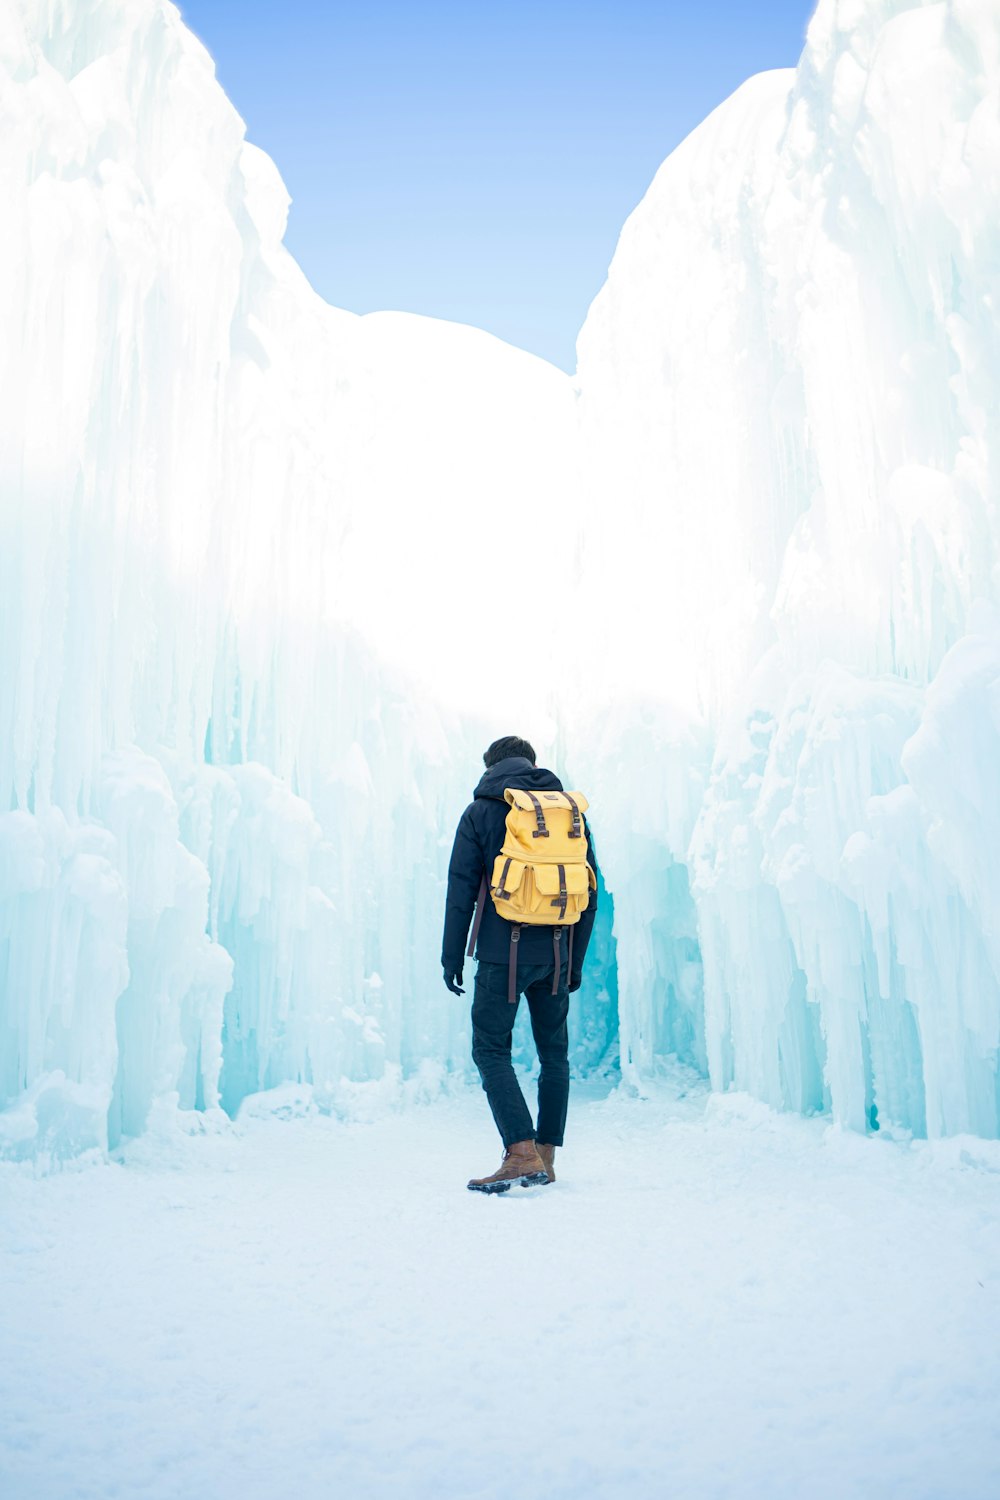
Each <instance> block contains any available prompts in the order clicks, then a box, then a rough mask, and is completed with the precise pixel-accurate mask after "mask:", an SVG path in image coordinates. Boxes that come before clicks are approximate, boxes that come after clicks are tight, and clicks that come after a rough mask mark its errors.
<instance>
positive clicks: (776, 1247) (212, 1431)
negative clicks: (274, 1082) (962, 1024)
mask: <svg viewBox="0 0 1000 1500" xmlns="http://www.w3.org/2000/svg"><path fill="white" fill-rule="evenodd" d="M571 1128H572V1139H571V1144H570V1145H569V1146H568V1147H567V1149H566V1150H565V1152H563V1153H560V1157H559V1159H558V1163H557V1164H558V1168H559V1178H560V1180H559V1181H558V1183H557V1184H556V1185H555V1187H553V1188H546V1189H540V1190H536V1191H535V1192H532V1193H527V1192H516V1193H511V1194H510V1195H508V1196H507V1197H505V1198H502V1199H484V1198H482V1197H479V1196H477V1195H473V1194H471V1193H467V1192H466V1191H465V1188H464V1183H465V1180H466V1177H467V1176H468V1175H469V1174H470V1173H471V1172H474V1171H475V1172H479V1171H484V1170H487V1169H489V1168H491V1167H492V1165H493V1164H494V1162H495V1159H496V1157H497V1155H498V1153H497V1149H496V1144H495V1137H494V1135H493V1130H492V1125H491V1123H490V1122H489V1119H488V1116H487V1113H486V1108H485V1104H484V1102H483V1100H482V1097H481V1095H479V1094H478V1093H473V1092H471V1091H469V1092H461V1093H459V1094H456V1095H455V1096H454V1097H453V1098H451V1099H449V1100H447V1101H446V1102H445V1103H443V1104H440V1105H437V1106H435V1107H427V1108H419V1109H413V1110H409V1111H408V1112H407V1113H406V1114H405V1115H400V1114H397V1115H392V1116H389V1117H387V1118H384V1119H382V1120H380V1121H376V1122H374V1123H369V1124H363V1125H359V1124H356V1125H343V1124H339V1123H336V1122H334V1121H333V1120H331V1119H329V1118H327V1117H316V1116H312V1117H306V1118H293V1119H291V1120H287V1121H281V1120H275V1119H273V1118H268V1119H260V1120H250V1121H248V1122H246V1123H245V1124H244V1125H241V1126H237V1127H236V1129H235V1130H223V1131H220V1132H219V1133H218V1134H216V1135H203V1136H199V1137H192V1138H187V1139H185V1138H183V1137H179V1138H175V1139H174V1140H173V1141H172V1142H171V1141H169V1140H166V1139H165V1138H158V1137H157V1135H156V1133H155V1132H154V1133H152V1134H151V1135H150V1136H148V1137H147V1138H146V1139H145V1140H144V1141H143V1142H140V1143H137V1145H136V1146H134V1147H132V1148H130V1152H131V1154H130V1155H129V1156H128V1157H127V1162H126V1165H124V1166H123V1165H122V1164H121V1163H114V1164H110V1165H103V1166H99V1167H95V1168H91V1169H88V1170H84V1171H80V1172H73V1173H64V1174H58V1175H53V1176H50V1177H48V1178H46V1179H43V1180H37V1179H34V1178H32V1177H31V1176H29V1175H27V1171H26V1169H24V1168H15V1167H7V1168H4V1169H3V1176H2V1179H0V1186H2V1193H0V1232H2V1243H0V1248H2V1252H3V1253H2V1256H0V1330H2V1332H0V1343H2V1351H3V1358H2V1360H0V1493H2V1494H3V1496H4V1497H5V1500H71V1497H79V1500H97V1497H100V1500H111V1497H115V1496H121V1497H128V1500H137V1497H140V1496H142V1497H147V1500H176V1497H178V1496H182V1495H183V1496H199V1497H200V1496H205V1497H208V1496H212V1497H214V1500H228V1497H234V1500H235V1497H240V1500H287V1497H295V1500H313V1497H315V1500H320V1497H322V1500H327V1497H331V1496H351V1497H352V1500H362V1497H367V1496H382V1495H389V1494H395V1495H405V1496H408V1497H416V1496H421V1497H422V1496H425V1495H426V1496H432V1495H433V1496H435V1497H438V1496H456V1497H463V1500H465V1497H473V1496H476V1497H492V1496H497V1497H500V1496H503V1497H508V1496H518V1497H520V1500H532V1497H539V1500H542V1497H544V1500H559V1497H565V1500H579V1497H583V1496H607V1497H620V1496H629V1497H633V1500H639V1497H644V1496H650V1497H653V1496H655V1497H666V1496H669V1497H671V1500H685V1497H690V1500H711V1497H723V1496H725V1497H729V1500H750V1497H753V1500H757V1497H761V1500H764V1497H766V1500H782V1497H787V1500H803V1497H806V1496H808V1497H810V1500H851V1497H858V1500H862V1497H864V1500H872V1497H878V1500H891V1497H898V1500H991V1497H995V1496H996V1495H997V1494H998V1493H1000V1420H998V1415H997V1389H998V1383H1000V1337H998V1336H1000V1194H998V1185H1000V1176H998V1175H997V1173H998V1171H1000V1154H998V1148H997V1146H996V1145H995V1144H992V1143H985V1142H982V1141H973V1140H971V1139H966V1140H964V1141H963V1140H952V1141H949V1142H943V1143H942V1142H939V1143H933V1144H927V1143H919V1144H914V1145H911V1144H907V1143H906V1142H902V1141H891V1140H888V1139H884V1138H875V1139H867V1140H866V1139H864V1138H861V1137H857V1136H853V1135H850V1134H846V1133H841V1132H839V1131H836V1130H834V1129H831V1127H830V1126H829V1125H828V1124H827V1123H826V1122H823V1121H819V1120H814V1121H806V1120H801V1119H798V1118H795V1117H791V1116H778V1115H774V1114H772V1113H770V1112H769V1111H768V1110H767V1109H766V1108H765V1107H764V1106H762V1105H760V1104H757V1103H754V1102H753V1101H751V1100H750V1099H749V1098H747V1097H746V1096H743V1095H729V1096H725V1097H710V1096H709V1095H707V1094H706V1093H705V1091H704V1089H703V1086H702V1085H701V1084H700V1083H698V1082H697V1081H694V1080H692V1081H691V1083H690V1084H689V1085H688V1086H687V1088H686V1091H685V1081H684V1079H683V1078H681V1077H680V1076H678V1077H677V1078H675V1079H674V1080H672V1082H671V1083H670V1085H669V1086H667V1085H664V1087H663V1090H662V1092H657V1093H654V1094H653V1095H652V1096H651V1097H650V1098H648V1099H646V1100H645V1101H640V1100H637V1099H634V1098H628V1097H624V1096H622V1095H621V1094H620V1093H619V1094H614V1095H612V1096H610V1097H607V1098H600V1097H598V1095H597V1094H596V1092H595V1091H593V1090H592V1091H591V1093H590V1094H589V1095H588V1096H586V1098H584V1096H582V1095H581V1094H580V1093H579V1092H578V1093H577V1095H576V1096H575V1099H574V1110H573V1115H572V1119H571Z"/></svg>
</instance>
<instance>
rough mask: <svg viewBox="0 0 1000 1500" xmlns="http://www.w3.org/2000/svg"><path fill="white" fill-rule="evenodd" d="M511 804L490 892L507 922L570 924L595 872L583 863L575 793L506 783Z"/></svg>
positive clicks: (579, 799)
mask: <svg viewBox="0 0 1000 1500" xmlns="http://www.w3.org/2000/svg"><path fill="white" fill-rule="evenodd" d="M504 797H505V798H506V799H507V802H508V803H509V805H510V811H509V812H508V814H507V833H506V837H505V838H504V841H503V848H502V849H501V850H500V853H499V854H498V855H497V857H496V860H495V861H494V864H493V879H492V880H491V881H490V895H491V896H492V897H493V905H494V906H495V907H496V909H497V911H498V912H499V913H500V915H501V916H502V917H503V918H505V920H506V921H508V922H517V923H521V922H527V923H530V924H532V925H535V926H544V927H552V926H560V927H569V926H571V925H572V924H573V923H574V922H579V920H580V914H581V912H583V911H585V910H586V908H587V903H588V902H589V900H590V892H591V888H592V887H594V886H596V885H597V876H596V875H595V874H594V872H593V870H592V869H591V868H590V865H589V864H588V863H587V840H586V838H585V836H584V831H583V815H584V813H585V812H586V811H587V808H588V806H589V803H588V802H587V799H586V797H584V796H582V795H581V793H580V792H525V791H522V790H521V788H520V787H506V788H505V789H504Z"/></svg>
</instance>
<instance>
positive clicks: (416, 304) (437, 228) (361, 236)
mask: <svg viewBox="0 0 1000 1500" xmlns="http://www.w3.org/2000/svg"><path fill="white" fill-rule="evenodd" d="M812 9H813V3H812V0H701V3H698V0H688V3H687V4H679V3H675V0H660V3H656V0H613V3H612V0H574V3H571V0H506V3H502V4H501V3H495V0H424V3H421V0H409V3H405V0H328V3H327V4H319V3H315V0H304V3H303V0H286V3H285V4H276V3H275V0H240V3H237V0H186V3H185V0H182V3H181V10H182V12H183V14H184V17H185V19H186V21H187V22H188V25H189V26H191V28H192V29H193V30H194V31H195V32H196V33H197V34H198V36H200V37H201V39H202V41H203V42H204V43H205V44H206V46H207V47H208V49H209V51H210V52H211V53H212V55H213V56H214V58H215V60H216V66H217V69H218V73H219V78H220V79H221V81H222V84H223V85H224V87H225V89H226V91H227V92H228V94H229V96H230V98H231V99H232V100H233V102H234V103H235V105H236V107H237V108H238V109H239V111H240V113H241V114H242V115H243V117H244V119H245V120H246V122H247V133H248V135H249V137H250V139H251V140H253V141H255V142H256V143H257V144H258V145H259V146H262V147H263V148H264V149H265V150H266V151H268V152H269V153H270V154H271V155H272V156H273V157H274V159H275V161H276V162H277V164H278V166H279V168H280V170H281V173H282V176H283V177H284V179H285V182H286V183H287V185H288V188H289V191H290V192H291V194H292V199H293V203H292V211H291V216H290V219H289V227H288V235H287V243H288V246H289V248H290V249H291V250H292V252H293V254H294V255H295V256H296V258H297V259H298V261H299V263H300V264H301V265H302V267H303V269H304V270H305V272H306V274H307V275H308V277H309V279H310V281H311V282H312V284H313V286H315V287H316V289H317V290H318V291H319V292H320V293H322V295H323V296H324V297H326V298H327V299H328V300H329V301H330V302H334V303H336V304H337V305H338V306H340V307H346V308H350V309H351V310H352V311H354V312H372V311H374V310H376V309H381V308H394V309H403V310H405V311H409V312H419V313H427V314H430V315H431V316H433V317H441V318H452V319H455V320H457V321H459V322H464V323H474V324H477V325H478V326H479V327H481V328H487V329H489V330H490V331H491V332H492V333H496V334H498V335H499V336H500V337H501V338H503V339H506V340H507V341H508V342H509V343H512V344H518V345H520V346H521V347H522V348H524V349H530V350H532V351H533V352H535V353H537V354H541V355H544V356H545V358H547V359H550V360H552V361H553V362H554V363H555V364H558V365H561V366H562V368H564V369H568V370H572V369H573V368H574V367H575V354H574V343H575V339H576V334H577V332H578V331H579V328H580V325H581V323H582V322H583V319H584V317H585V315H586V312H587V308H588V306H589V304H590V302H591V300H592V299H593V297H594V296H595V295H596V293H597V292H598V291H599V289H600V287H601V284H602V282H603V280H604V277H605V273H606V271H607V267H608V263H609V261H610V259H611V256H612V254H613V252H614V247H615V242H616V240H617V238H618V234H619V231H620V229H621V226H622V224H623V223H624V221H625V219H626V217H627V216H628V214H629V213H630V212H631V210H632V209H633V208H634V207H635V205H636V203H637V202H638V201H639V199H640V198H641V197H642V195H643V193H644V192H645V190H646V187H647V186H648V184H649V182H650V180H651V178H652V176H653V174H654V172H655V171H656V168H657V167H658V166H659V164H660V162H661V161H662V160H663V158H664V157H665V156H667V155H668V154H669V152H670V151H671V150H672V149H673V148H674V146H676V145H677V144H678V143H679V142H680V141H681V140H683V138H684V136H685V135H687V134H688V132H689V131H690V130H692V129H693V128H694V126H695V125H697V124H698V122H699V121H700V120H702V119H704V117H705V115H706V114H708V113H709V112H710V111H711V110H712V109H713V108H714V107H715V105H716V104H718V103H720V102H721V101H722V100H723V99H724V98H725V97H726V96H727V95H728V94H730V93H732V91H733V89H734V88H736V87H737V86H738V85H739V84H740V83H741V82H742V81H743V80H744V79H745V78H748V77H749V76H750V74H751V73H757V72H760V71H761V70H762V69H765V68H774V67H787V66H790V65H792V64H794V63H795V62H796V61H797V60H798V56H799V53H800V51H801V50H802V40H803V36H804V33H805V28H806V25H807V23H808V19H809V16H810V14H811V11H812Z"/></svg>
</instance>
